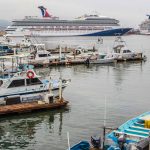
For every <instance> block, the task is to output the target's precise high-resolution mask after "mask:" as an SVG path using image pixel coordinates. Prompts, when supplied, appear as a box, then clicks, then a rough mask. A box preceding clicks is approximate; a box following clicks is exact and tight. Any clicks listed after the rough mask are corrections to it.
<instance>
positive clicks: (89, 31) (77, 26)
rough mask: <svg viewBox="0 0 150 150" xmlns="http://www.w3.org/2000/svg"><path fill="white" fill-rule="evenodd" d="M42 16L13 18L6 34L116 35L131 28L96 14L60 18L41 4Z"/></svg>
mask: <svg viewBox="0 0 150 150" xmlns="http://www.w3.org/2000/svg"><path fill="white" fill-rule="evenodd" d="M38 8H39V9H40V10H41V12H42V18H38V17H32V16H26V17H25V18H24V19H21V20H13V21H12V25H11V26H8V27H7V29H6V32H7V36H10V37H11V36H43V37H51V36H117V35H124V34H126V33H127V32H128V31H130V30H131V28H121V27H120V25H119V21H118V20H116V19H114V18H110V17H106V16H99V15H98V14H96V13H95V14H90V15H87V14H86V15H83V16H81V17H78V18H76V19H73V20H60V19H59V17H55V16H52V15H50V14H49V13H48V11H47V9H46V8H45V7H43V6H39V7H38Z"/></svg>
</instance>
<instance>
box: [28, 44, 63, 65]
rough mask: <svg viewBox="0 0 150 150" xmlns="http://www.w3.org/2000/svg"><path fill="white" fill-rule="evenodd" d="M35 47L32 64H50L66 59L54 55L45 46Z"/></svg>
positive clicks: (30, 61) (31, 59)
mask: <svg viewBox="0 0 150 150" xmlns="http://www.w3.org/2000/svg"><path fill="white" fill-rule="evenodd" d="M33 47H34V50H33V52H32V55H31V57H30V59H29V63H30V64H41V65H42V64H49V63H52V62H57V61H60V60H62V59H64V57H63V56H62V55H61V57H60V55H54V54H51V53H50V52H48V51H47V50H46V48H45V44H34V45H33Z"/></svg>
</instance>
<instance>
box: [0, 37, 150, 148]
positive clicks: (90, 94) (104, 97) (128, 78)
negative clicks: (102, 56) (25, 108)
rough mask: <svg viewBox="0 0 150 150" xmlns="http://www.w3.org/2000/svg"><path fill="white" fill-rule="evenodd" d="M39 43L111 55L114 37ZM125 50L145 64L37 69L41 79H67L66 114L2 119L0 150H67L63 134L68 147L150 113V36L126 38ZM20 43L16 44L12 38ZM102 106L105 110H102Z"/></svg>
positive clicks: (57, 111)
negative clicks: (142, 57)
mask: <svg viewBox="0 0 150 150" xmlns="http://www.w3.org/2000/svg"><path fill="white" fill-rule="evenodd" d="M97 39H98V37H70V38H67V37H66V38H63V37H59V38H56V37H55V38H40V39H37V40H38V41H39V42H41V43H42V42H44V43H45V44H46V46H47V47H48V48H51V47H54V46H56V45H62V46H63V45H67V46H69V47H71V46H77V45H79V46H82V47H86V48H93V46H95V47H96V48H98V49H99V51H111V48H112V47H113V42H114V40H115V37H104V38H103V44H97V43H96V42H97ZM123 39H124V40H125V41H126V43H127V46H128V48H129V49H133V50H135V51H142V52H143V53H144V55H146V56H147V60H146V61H135V62H121V63H115V64H111V65H100V64H97V65H89V66H87V65H84V64H83V65H74V66H69V65H68V66H61V67H59V66H56V67H49V68H40V69H36V72H37V73H39V74H40V75H41V76H43V77H45V76H49V75H50V76H51V77H52V78H59V76H60V74H62V77H64V78H68V79H71V83H70V85H69V86H68V87H67V88H66V89H65V90H64V92H63V97H64V98H65V99H66V100H68V101H69V106H68V107H67V108H65V109H61V110H54V111H44V112H36V113H32V114H20V115H18V116H9V117H3V118H0V149H2V150H3V149H4V150H5V149H7V150H13V149H15V150H21V149H24V150H41V149H43V150H66V149H67V148H68V145H67V132H69V135H70V145H73V144H74V143H77V142H79V141H80V140H83V139H85V140H90V136H92V135H100V134H101V133H102V126H103V124H104V109H105V108H106V126H107V127H114V128H116V127H118V126H119V125H121V124H122V123H124V122H125V121H127V120H128V119H130V118H132V117H135V116H137V115H139V114H142V113H144V112H146V111H149V106H150V100H149V99H150V90H149V89H150V37H149V36H141V35H130V36H124V37H123ZM16 40H18V39H16ZM105 101H106V107H105Z"/></svg>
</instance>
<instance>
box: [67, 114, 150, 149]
mask: <svg viewBox="0 0 150 150" xmlns="http://www.w3.org/2000/svg"><path fill="white" fill-rule="evenodd" d="M106 130H108V132H106ZM103 133H104V134H103V140H102V141H103V143H101V138H98V137H96V138H95V137H91V144H92V146H89V147H88V148H87V149H86V150H92V149H93V150H95V148H97V149H106V150H149V148H150V112H146V113H143V114H141V115H139V116H138V117H135V118H132V119H130V120H128V121H127V122H125V123H124V124H122V125H121V126H120V127H118V128H116V129H112V128H107V127H105V126H104V127H103ZM83 143H84V141H83ZM85 143H86V145H90V144H89V142H87V141H86V142H85ZM80 144H81V145H82V141H81V142H80V143H78V144H75V145H74V146H73V147H71V148H70V149H71V150H82V149H81V148H80Z"/></svg>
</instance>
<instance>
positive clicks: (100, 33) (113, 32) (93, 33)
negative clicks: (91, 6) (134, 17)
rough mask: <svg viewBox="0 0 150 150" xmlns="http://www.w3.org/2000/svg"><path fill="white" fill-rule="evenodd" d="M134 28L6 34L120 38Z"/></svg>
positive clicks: (18, 35) (14, 33)
mask: <svg viewBox="0 0 150 150" xmlns="http://www.w3.org/2000/svg"><path fill="white" fill-rule="evenodd" d="M131 29H132V28H116V29H111V30H101V31H97V30H95V31H94V30H92V31H91V30H75V31H74V30H73V31H67V30H66V31H33V32H32V31H27V32H25V31H24V32H23V31H22V32H15V31H14V32H13V33H10V34H9V33H8V34H6V36H7V37H23V36H25V35H26V36H31V37H32V36H35V37H36V36H40V37H69V36H118V35H124V34H126V33H127V32H129V31H130V30H131Z"/></svg>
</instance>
